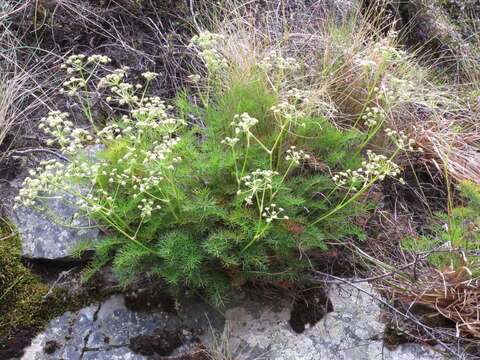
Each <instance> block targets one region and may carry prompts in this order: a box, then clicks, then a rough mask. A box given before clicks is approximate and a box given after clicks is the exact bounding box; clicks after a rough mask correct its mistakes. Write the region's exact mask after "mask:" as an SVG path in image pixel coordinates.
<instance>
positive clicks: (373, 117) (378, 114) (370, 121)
mask: <svg viewBox="0 0 480 360" xmlns="http://www.w3.org/2000/svg"><path fill="white" fill-rule="evenodd" d="M365 112H366V114H365V115H363V116H362V119H363V120H365V125H366V126H367V127H374V126H376V125H377V124H378V123H382V122H383V121H384V120H385V119H386V114H385V110H383V109H381V108H379V107H376V106H373V107H367V108H366V109H365Z"/></svg>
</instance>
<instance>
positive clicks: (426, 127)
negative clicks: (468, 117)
mask: <svg viewBox="0 0 480 360" xmlns="http://www.w3.org/2000/svg"><path fill="white" fill-rule="evenodd" d="M442 123H443V126H442ZM442 123H439V122H438V121H435V122H433V121H428V122H423V123H420V124H419V125H418V126H417V133H416V134H417V135H416V136H415V138H416V141H417V143H418V144H419V145H420V146H422V148H423V149H424V150H425V154H424V159H425V160H427V161H429V162H430V163H432V164H434V165H435V166H436V168H437V169H438V171H439V172H441V173H446V174H449V175H450V176H452V177H453V178H454V179H455V180H456V181H458V182H459V183H460V182H463V181H469V182H472V183H474V184H476V185H480V149H479V147H478V144H479V141H480V128H479V126H478V124H475V125H474V126H473V127H468V128H467V129H462V128H461V127H459V129H460V131H458V132H455V131H454V130H452V120H450V121H448V122H447V121H445V120H444V121H442Z"/></svg>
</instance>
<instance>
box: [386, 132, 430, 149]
mask: <svg viewBox="0 0 480 360" xmlns="http://www.w3.org/2000/svg"><path fill="white" fill-rule="evenodd" d="M385 134H386V135H387V136H388V137H389V138H390V140H392V141H393V143H394V144H395V145H396V146H397V148H399V149H404V150H407V151H419V152H422V151H423V150H422V148H418V149H417V150H415V149H414V148H413V145H414V144H415V140H414V139H412V138H409V137H408V136H407V135H406V134H405V132H404V131H395V130H392V129H390V128H386V129H385Z"/></svg>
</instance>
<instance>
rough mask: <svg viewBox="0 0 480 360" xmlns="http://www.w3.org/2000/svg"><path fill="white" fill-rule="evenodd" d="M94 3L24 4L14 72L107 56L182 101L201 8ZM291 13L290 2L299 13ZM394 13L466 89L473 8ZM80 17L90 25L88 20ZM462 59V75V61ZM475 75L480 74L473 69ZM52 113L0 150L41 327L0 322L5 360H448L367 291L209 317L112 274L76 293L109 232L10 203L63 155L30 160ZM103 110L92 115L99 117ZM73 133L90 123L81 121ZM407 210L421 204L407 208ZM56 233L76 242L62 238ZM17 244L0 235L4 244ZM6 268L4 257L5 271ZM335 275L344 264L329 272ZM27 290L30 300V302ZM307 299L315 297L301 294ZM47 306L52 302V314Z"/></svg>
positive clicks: (323, 293)
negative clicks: (154, 75)
mask: <svg viewBox="0 0 480 360" xmlns="http://www.w3.org/2000/svg"><path fill="white" fill-rule="evenodd" d="M376 1H377V0H368V1H367V0H366V1H365V8H367V6H368V5H371V6H375V2H376ZM100 3H101V4H100V5H99V4H96V3H94V2H83V1H82V2H78V3H74V2H70V1H58V2H57V1H53V2H51V1H48V2H45V1H37V2H36V7H33V6H32V5H31V4H30V3H29V4H27V3H25V4H23V5H22V4H20V5H21V6H19V9H20V10H18V12H16V13H15V14H14V15H13V22H12V24H11V27H10V29H14V30H15V31H19V32H20V33H23V38H22V39H21V41H22V44H23V45H22V46H23V47H22V48H21V49H19V51H18V53H17V54H16V56H17V57H18V61H19V62H20V63H21V64H22V66H31V64H34V63H35V64H40V65H38V66H39V67H38V69H39V71H38V74H39V77H38V78H37V80H38V82H39V83H42V84H44V81H46V80H45V79H47V78H48V79H51V77H52V76H53V77H55V75H54V74H55V71H58V66H57V65H58V58H59V57H61V56H64V55H67V54H71V53H76V52H80V51H81V52H84V53H89V52H94V51H95V52H100V53H102V54H106V55H108V56H111V57H112V58H114V60H115V62H117V63H118V64H122V65H129V66H131V67H132V68H133V71H134V72H136V73H137V74H138V73H141V72H142V71H145V70H151V71H157V72H161V73H163V74H165V76H164V77H162V78H161V79H160V80H159V81H158V82H156V83H155V84H153V87H152V89H153V92H154V93H155V94H158V95H161V96H163V97H169V96H172V94H173V93H174V92H175V91H176V90H178V89H179V88H181V84H182V79H185V77H186V76H187V75H188V71H187V70H186V69H188V66H189V64H190V63H191V62H192V61H194V60H192V57H191V53H190V52H189V50H188V49H187V48H186V47H185V46H184V45H185V38H187V37H188V36H186V34H190V32H191V28H189V27H188V26H187V25H186V24H187V23H188V24H190V25H191V23H192V22H194V21H197V20H198V21H200V19H201V16H202V14H201V12H200V10H201V7H200V6H199V7H198V8H197V9H195V8H192V6H197V5H198V4H196V2H195V1H193V2H192V1H157V2H151V3H149V4H147V2H142V1H140V2H135V4H133V3H132V2H129V1H126V2H119V3H116V2H111V1H101V2H100ZM294 3H295V2H294V1H292V2H290V4H291V6H292V8H294V7H295V4H294ZM390 3H391V4H390V5H389V16H390V17H391V20H390V21H392V22H396V24H397V27H398V31H399V33H400V36H401V39H402V43H403V44H404V45H406V46H407V47H408V48H409V49H410V50H411V51H418V52H421V53H424V54H428V55H429V57H427V58H425V59H427V60H425V61H432V62H434V63H435V62H439V63H440V64H439V67H440V68H442V69H444V70H442V71H445V73H446V74H447V75H446V76H450V77H455V78H458V79H468V78H469V77H471V76H472V75H476V74H473V73H472V71H468V70H466V68H465V62H468V64H467V65H469V64H470V65H471V61H477V60H478V55H477V53H476V52H474V51H473V50H472V46H470V41H472V39H473V37H474V36H476V29H478V28H477V26H478V19H479V14H480V3H479V2H478V1H474V0H464V1H453V0H449V1H426V0H405V1H393V2H390ZM0 4H2V2H1V0H0ZM322 5H323V6H324V7H325V9H330V10H331V9H336V10H337V13H338V14H340V15H339V16H342V15H341V14H342V13H343V12H346V11H348V9H349V6H350V4H349V2H348V1H342V0H329V1H323V2H322ZM0 9H2V7H1V6H0ZM199 9H200V10H199ZM79 14H89V15H87V16H82V17H80V15H79ZM192 15H193V16H192ZM196 17H198V19H196ZM0 18H1V12H0ZM72 19H75V21H72ZM185 19H188V21H185ZM114 25H115V26H114ZM0 29H1V28H0ZM159 34H161V35H159ZM184 35H185V36H184ZM33 44H35V46H38V48H41V49H43V51H44V52H43V53H41V54H39V53H37V52H32V50H31V48H29V47H31V46H32V45H33ZM425 44H426V46H425ZM52 53H55V54H57V55H56V56H52ZM459 58H461V59H464V60H465V61H464V62H461V61H458V59H459ZM439 59H442V61H439ZM443 59H444V61H443ZM456 59H457V60H456ZM54 65H55V66H54ZM35 66H37V65H35ZM475 71H477V72H478V68H475ZM52 74H53V75H52ZM56 87H57V85H56V84H53V85H49V86H46V87H45V90H44V91H45V92H47V93H53V91H54V90H56ZM33 95H35V96H36V94H33ZM0 96H1V95H0ZM28 99H30V100H31V99H33V97H32V98H30V97H29V98H28ZM31 101H32V102H33V100H31ZM52 104H55V105H56V106H57V105H58V106H59V107H63V108H69V107H70V106H71V104H68V103H66V102H65V101H63V100H60V98H56V97H55V96H53V95H52V96H50V97H48V101H46V102H44V103H42V104H41V105H38V106H35V107H33V108H32V109H30V110H31V111H29V112H28V111H27V112H20V113H19V121H18V124H17V125H16V126H15V127H14V128H13V130H12V132H11V133H10V134H9V135H8V136H7V137H6V138H5V141H4V142H3V143H2V144H1V150H2V151H3V152H4V153H5V154H7V155H6V156H5V157H2V158H1V163H0V177H1V179H0V180H1V183H0V202H1V204H2V216H5V217H7V218H8V219H10V220H9V221H11V222H12V223H13V224H15V226H16V228H17V229H18V237H19V241H21V247H20V248H19V251H20V252H21V253H20V254H18V253H16V252H14V253H13V255H12V254H11V253H8V254H9V255H8V256H12V257H13V256H15V261H16V263H15V266H16V267H21V271H20V273H21V274H22V275H19V282H18V283H19V284H22V280H21V279H23V278H24V276H25V278H27V277H28V276H30V275H25V274H27V272H28V274H30V272H33V273H35V274H36V275H38V277H35V280H31V282H29V283H28V286H31V287H26V288H23V290H22V291H24V292H22V293H20V294H21V295H20V297H25V296H28V295H29V293H30V294H32V299H33V298H34V299H35V301H37V303H35V304H34V305H32V309H34V310H32V314H34V319H33V320H32V319H31V318H29V321H28V322H27V323H26V324H27V325H25V324H24V323H21V324H20V325H18V324H17V323H14V322H13V320H10V318H9V320H8V321H7V323H6V324H4V323H3V321H2V315H3V314H0V359H5V360H6V359H22V360H60V359H65V360H77V359H78V360H80V359H85V360H87V359H101V360H103V359H104V360H109V359H112V360H115V359H118V360H120V359H127V360H128V359H131V360H141V359H159V360H161V359H163V360H181V359H184V360H187V359H191V360H199V359H217V360H220V359H224V360H228V359H237V360H239V359H248V360H254V359H272V360H293V359H296V360H315V359H338V360H367V359H368V360H369V359H372V360H373V359H390V360H410V359H411V360H414V359H415V360H423V359H425V360H427V359H443V358H445V357H444V355H445V353H443V351H445V347H443V346H442V344H441V341H439V342H438V343H435V342H432V341H427V340H425V338H421V337H419V336H418V335H417V334H410V333H409V331H411V328H408V329H407V328H405V329H399V328H398V326H397V324H398V322H394V321H393V320H392V319H393V318H395V317H394V316H393V315H392V309H389V308H387V307H386V306H384V305H383V304H382V301H379V300H378V299H384V298H383V294H381V293H380V292H379V291H378V289H376V288H374V287H373V286H371V285H369V284H368V283H353V284H354V285H353V286H352V284H351V283H350V284H349V283H347V282H342V281H336V283H329V284H327V285H321V286H318V289H317V290H311V289H310V288H311V287H313V288H314V289H315V288H316V286H315V285H312V284H309V285H308V286H307V285H305V286H304V287H302V290H301V291H297V292H296V293H295V294H293V293H289V291H291V289H289V290H287V291H285V290H278V289H276V290H272V289H267V290H266V291H264V289H260V291H259V289H258V288H255V287H254V288H247V289H244V290H241V291H240V290H239V291H238V293H237V294H236V296H235V299H234V300H233V301H232V302H231V303H230V304H228V306H226V307H225V308H221V309H218V308H213V307H212V306H210V305H208V304H207V303H206V302H204V301H203V300H202V299H201V298H199V297H198V296H195V295H193V294H185V295H184V296H183V297H181V298H179V299H175V300H174V299H172V298H171V297H170V296H169V295H166V293H164V292H163V289H162V288H161V285H159V284H154V285H152V284H151V283H148V284H146V283H145V284H144V283H141V284H136V285H135V286H133V287H132V288H129V289H123V288H121V287H120V286H119V285H118V283H117V281H116V279H115V276H114V275H112V274H111V272H110V271H109V268H108V267H107V268H106V269H104V270H103V272H102V273H101V274H100V275H99V276H98V277H95V278H94V279H93V280H92V281H93V283H92V282H90V283H88V284H86V285H85V284H80V281H79V275H78V273H79V270H80V269H81V268H82V267H84V266H85V264H86V262H87V260H88V256H87V258H80V259H76V258H72V257H71V252H70V250H71V248H72V246H73V245H75V244H77V243H78V241H79V240H81V239H88V240H93V241H95V239H98V238H99V237H101V236H102V231H100V230H98V229H92V230H88V231H85V230H82V231H78V230H76V229H75V228H74V227H75V226H79V225H81V226H84V225H87V224H90V223H91V222H90V221H91V220H89V219H86V218H76V216H75V210H74V208H73V207H71V206H69V205H68V204H66V203H64V202H61V201H51V202H50V204H49V205H50V207H51V208H52V209H54V210H55V212H56V213H57V214H59V218H57V219H52V217H49V216H48V215H46V214H44V213H40V212H38V211H36V210H34V209H31V208H25V207H20V208H18V209H14V208H13V205H14V197H15V196H16V195H17V194H18V191H19V189H20V188H21V184H22V181H23V179H24V178H25V177H26V176H27V173H28V170H29V169H31V168H33V167H34V166H35V164H37V163H38V161H40V160H44V159H48V158H51V157H52V156H57V155H58V154H57V155H54V154H52V153H48V152H42V151H39V152H36V151H31V152H28V153H25V152H24V153H22V149H24V148H29V149H35V148H39V147H40V148H43V147H44V145H45V139H44V138H42V136H41V135H39V134H38V132H37V131H36V130H35V129H36V123H37V122H38V119H39V118H41V117H42V116H43V115H45V113H46V112H47V110H48V108H49V107H52ZM101 105H102V104H100V103H99V104H98V108H99V109H100V108H101V107H102V106H101ZM108 116H109V115H105V114H103V113H102V112H101V111H100V110H98V117H99V118H100V119H102V120H101V122H103V123H105V122H106V121H107V120H108ZM75 121H76V122H77V123H79V124H82V123H85V119H83V118H81V117H80V116H79V117H78V118H76V119H75ZM429 169H430V168H429ZM474 170H475V169H474ZM473 174H474V175H475V172H473ZM430 175H431V174H429V179H428V184H429V186H431V188H435V187H436V186H437V184H434V182H435V181H434V180H433V179H435V178H436V177H435V175H432V176H430ZM426 181H427V180H426ZM384 191H385V192H388V189H384ZM412 192H414V191H413V190H412ZM406 193H407V192H406ZM409 194H410V193H409ZM437 195H438V194H437V193H434V196H435V197H436V196H437ZM412 202H415V199H414V200H413V201H412V200H410V203H412ZM400 217H401V214H400ZM415 220H417V221H418V220H419V219H415ZM59 221H60V222H63V223H68V224H69V225H71V226H73V228H72V227H71V228H66V227H63V226H61V225H59V224H58V222H59ZM2 229H3V228H2ZM372 231H373V230H372ZM5 234H7V235H5ZM10 235H11V234H10V233H9V232H8V231H5V232H3V231H2V236H1V238H2V241H3V239H4V238H5V239H7V238H9V237H10ZM377 235H378V234H377ZM389 236H390V235H387V237H389ZM392 237H393V236H392ZM379 238H380V237H379ZM20 249H21V250H20ZM2 254H3V253H1V252H0V257H1V256H3V255H2ZM17 260H18V261H17ZM339 262H341V259H340V260H339V261H337V262H335V261H333V262H332V263H339ZM3 264H7V262H6V261H1V260H0V265H3ZM330 265H331V264H330V263H329V264H328V266H330ZM4 267H5V268H4V269H0V285H5V286H0V289H2V290H3V291H4V294H1V293H0V302H1V301H2V299H3V297H4V296H5V297H7V295H8V296H10V295H11V289H15V286H16V284H18V283H17V282H16V280H15V281H14V282H13V285H12V284H11V283H7V281H6V280H5V281H4V277H5V276H4V277H2V272H6V271H10V268H7V265H4ZM342 270H343V269H340V270H339V271H335V270H333V271H332V273H341V272H343V271H342ZM349 271H350V269H349ZM349 275H352V273H351V272H350V273H349ZM39 279H41V280H39ZM350 280H352V279H350ZM2 281H4V282H5V284H3V283H2ZM40 284H41V285H40ZM25 286H27V284H25ZM33 288H34V289H35V290H31V289H33ZM152 288H153V289H152ZM305 288H308V289H310V290H308V291H307V292H305V291H304V289H305ZM51 298H55V300H54V301H50V299H51ZM15 299H16V300H15V301H17V302H20V300H19V299H18V298H15ZM22 306H23V305H22ZM0 309H1V307H0ZM28 309H29V308H27V310H26V311H27V312H28V311H29V310H28ZM2 310H7V309H2ZM10 310H11V309H10V308H9V309H8V311H10ZM22 311H23V310H22ZM12 312H13V310H12ZM19 316H20V315H19ZM21 316H24V315H21ZM22 319H23V317H22ZM394 323H395V324H394ZM450 325H451V324H450ZM415 339H417V340H419V339H420V340H425V341H423V343H422V341H415ZM430 340H431V339H430ZM462 351H463V350H462ZM462 351H459V352H457V353H456V354H457V355H458V356H460V355H461V356H464V358H465V359H468V358H472V359H473V358H474V357H473V355H472V356H470V355H464V354H463V353H462Z"/></svg>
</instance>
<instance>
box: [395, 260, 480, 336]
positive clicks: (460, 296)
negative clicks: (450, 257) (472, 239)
mask: <svg viewBox="0 0 480 360" xmlns="http://www.w3.org/2000/svg"><path fill="white" fill-rule="evenodd" d="M459 256H460V257H461V264H460V265H459V266H457V267H456V268H454V267H453V266H448V267H446V268H444V269H436V268H432V267H428V266H425V267H424V269H423V271H421V275H420V276H419V277H418V280H417V281H415V282H410V281H407V280H406V279H405V278H403V277H395V278H394V279H393V280H392V284H391V285H392V286H391V287H390V290H392V291H393V292H394V293H395V295H396V298H397V299H398V300H400V301H402V302H405V303H408V304H410V305H409V307H412V306H414V305H423V306H425V307H427V308H429V309H431V310H432V311H433V313H432V316H434V315H438V314H440V315H442V316H443V317H445V318H447V319H450V320H452V321H453V322H454V323H455V324H456V336H457V337H461V336H473V337H475V338H480V307H479V306H478V304H479V303H480V278H479V277H475V278H472V272H471V270H470V268H469V263H468V260H467V258H466V256H465V254H464V253H463V252H460V253H459ZM419 272H420V271H419Z"/></svg>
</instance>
